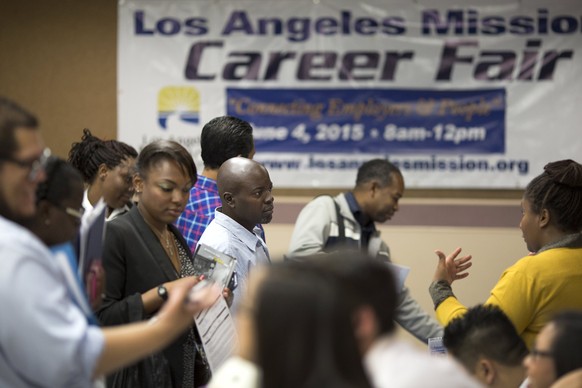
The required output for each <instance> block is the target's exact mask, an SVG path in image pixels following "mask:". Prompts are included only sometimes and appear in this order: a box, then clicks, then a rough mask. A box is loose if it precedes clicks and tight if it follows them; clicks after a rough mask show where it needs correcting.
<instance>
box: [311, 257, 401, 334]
mask: <svg viewBox="0 0 582 388" xmlns="http://www.w3.org/2000/svg"><path fill="white" fill-rule="evenodd" d="M301 259H302V260H305V261H306V262H307V263H310V265H313V266H316V267H319V268H320V270H321V271H323V272H329V273H330V274H332V275H333V276H336V277H338V278H339V279H340V280H341V282H343V283H344V284H345V285H346V286H345V287H347V288H348V289H349V290H350V292H351V293H352V294H353V295H355V296H356V297H357V298H358V301H359V303H360V304H365V305H369V306H370V307H372V309H373V310H374V314H375V315H376V319H377V320H378V326H379V330H380V333H382V334H388V333H392V332H393V331H394V329H395V324H394V318H395V317H396V306H397V295H398V293H399V292H400V290H397V289H396V282H395V279H394V275H393V274H392V272H391V271H390V269H389V268H388V266H387V265H386V263H384V262H382V261H380V260H378V259H375V258H372V257H370V256H369V255H367V254H365V253H362V252H361V251H359V250H355V249H353V248H348V247H344V248H343V249H342V250H341V251H334V252H332V253H320V254H316V255H313V256H306V257H302V258H301Z"/></svg>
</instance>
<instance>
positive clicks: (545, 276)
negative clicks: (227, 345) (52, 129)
mask: <svg viewBox="0 0 582 388" xmlns="http://www.w3.org/2000/svg"><path fill="white" fill-rule="evenodd" d="M38 127H39V123H38V121H37V119H36V118H35V117H34V115H32V114H31V113H30V112H28V111H27V110H26V109H25V108H23V107H21V106H19V105H18V104H16V103H15V102H13V101H11V100H9V99H6V98H0V303H2V305H3V306H5V314H3V315H2V316H1V317H0V386H2V387H104V386H107V387H116V388H121V387H145V388H147V387H152V388H153V387H170V388H174V387H180V388H194V387H203V386H208V387H210V388H231V387H232V388H237V387H239V388H243V387H256V388H259V387H264V388H275V387H277V388H286V387H289V388H292V387H293V388H294V387H307V388H311V387H314V388H315V387H338V388H342V387H346V388H347V387H362V388H364V387H404V388H406V387H459V388H460V387H463V388H471V387H482V386H491V387H533V388H549V387H554V388H560V387H582V351H580V349H582V298H580V297H579V295H581V294H582V234H581V233H582V165H580V164H579V163H577V162H575V161H573V160H561V161H556V162H552V163H549V164H547V165H546V166H545V168H544V171H543V172H541V174H539V175H538V176H536V177H535V178H534V179H533V180H532V181H531V182H530V183H529V184H528V185H527V187H526V189H525V192H524V195H523V199H522V205H521V206H522V213H523V216H522V220H521V222H520V228H521V230H522V232H523V235H524V239H525V242H526V245H527V249H528V250H529V251H530V254H529V255H527V256H525V257H523V258H521V259H520V260H518V261H517V262H516V263H515V264H514V265H513V266H511V267H510V268H508V269H507V270H506V271H504V273H503V274H502V275H501V277H500V279H499V281H498V283H497V284H496V285H495V286H494V288H493V290H492V291H491V295H490V297H489V298H488V299H487V300H484V303H483V304H482V305H477V306H472V307H465V306H464V305H463V304H462V303H461V302H460V301H459V299H458V298H457V297H456V296H455V295H454V294H453V291H452V283H453V282H454V281H459V280H462V279H464V278H466V277H467V275H468V270H469V268H470V267H471V264H472V261H471V260H472V257H471V255H461V249H457V250H455V251H454V252H452V253H450V254H448V255H447V254H445V253H444V252H441V251H436V253H437V256H438V262H437V266H436V270H435V275H434V278H433V281H432V283H431V284H430V288H429V290H430V294H431V297H432V299H433V302H434V306H435V311H434V313H433V312H427V311H424V310H423V309H422V308H421V307H420V306H419V304H418V303H417V302H416V301H415V299H414V298H413V297H412V296H411V295H410V292H409V290H408V289H407V287H406V286H402V285H398V284H399V282H398V281H397V279H396V278H395V276H394V272H393V271H392V270H391V267H390V265H389V263H390V262H391V261H392V258H391V255H390V250H389V247H388V246H387V244H386V243H385V242H384V241H383V239H382V237H381V236H380V231H379V230H378V228H377V227H376V223H384V222H386V221H388V220H389V219H391V218H392V217H393V216H394V215H395V213H396V212H397V211H398V209H399V205H398V204H399V200H400V199H401V198H402V197H403V195H404V190H405V182H404V176H403V174H402V173H401V171H400V170H399V169H398V168H397V167H396V166H395V165H393V164H392V163H391V162H389V161H388V160H385V159H373V160H370V161H368V162H366V163H364V164H362V165H361V167H360V168H359V169H358V173H357V177H356V181H355V186H354V187H353V189H352V190H349V191H346V192H344V193H341V194H339V195H337V196H335V197H332V196H328V195H321V196H318V197H316V198H314V199H313V200H312V201H310V202H309V203H308V204H307V205H306V206H305V207H304V208H303V209H302V210H301V212H300V213H299V215H298V218H297V221H296V223H295V226H294V230H293V233H292V236H291V240H290V243H289V250H288V252H287V254H286V255H285V257H284V258H280V259H279V258H271V255H270V253H269V249H268V245H267V240H266V237H265V231H264V229H263V227H262V225H264V224H267V223H269V222H270V221H271V219H272V216H273V211H274V206H275V205H274V202H275V201H274V197H273V194H272V189H273V183H272V182H271V179H270V176H269V172H268V171H267V169H266V168H265V167H264V166H262V165H261V164H260V163H257V162H256V161H254V160H252V158H253V155H254V153H255V149H254V142H253V137H252V127H251V126H250V125H249V124H248V123H247V122H245V121H243V120H240V119H238V118H235V117H230V116H223V117H217V118H215V119H213V120H211V121H209V122H208V123H207V124H206V125H205V126H204V128H203V130H202V136H201V144H200V145H201V155H202V159H203V162H204V169H203V171H202V173H198V171H197V169H196V165H195V164H194V161H193V159H192V156H191V155H190V153H189V152H188V150H187V149H185V148H184V147H183V146H182V145H180V144H179V143H177V142H174V141H169V140H158V141H154V142H152V143H150V144H148V145H146V146H145V147H144V148H143V149H142V150H140V151H139V153H138V152H137V151H136V150H135V149H134V148H133V147H131V146H129V145H127V144H125V143H123V142H120V141H117V140H103V139H100V138H99V137H97V136H94V135H93V134H92V133H91V131H90V130H88V129H85V130H84V131H83V134H82V137H81V140H80V141H79V142H75V143H73V144H72V145H71V148H70V152H69V154H68V161H65V160H63V159H60V158H58V157H55V156H51V154H50V150H48V149H47V148H46V147H45V145H44V142H43V139H42V135H41V132H40V130H39V129H38ZM100 201H103V203H104V205H105V209H106V210H105V214H104V217H105V218H106V223H107V226H106V229H105V230H106V232H105V236H104V240H103V257H102V258H101V261H100V263H101V267H99V268H95V269H94V270H93V271H91V276H93V277H94V279H91V280H96V282H93V281H91V284H98V285H99V290H98V292H97V293H96V292H95V290H93V291H92V292H89V291H88V288H89V286H88V284H89V279H87V278H83V277H82V276H80V273H81V272H80V271H79V270H78V265H79V263H78V262H77V255H76V252H77V251H78V249H77V248H78V244H79V232H80V229H81V227H82V226H83V225H84V223H87V222H89V221H88V220H89V219H88V215H89V214H90V213H91V211H92V209H93V208H95V207H96V206H97V205H98V203H99V202H100ZM200 245H205V246H208V247H210V248H212V249H214V250H216V251H218V252H220V253H221V254H224V255H228V256H231V257H233V258H235V259H236V264H235V268H234V272H233V275H232V278H231V279H230V281H229V282H228V283H227V286H226V287H222V286H220V287H219V286H217V285H211V286H210V287H204V288H199V289H198V288H197V287H195V285H196V284H198V283H200V282H201V281H203V278H204V276H200V274H199V273H198V272H197V271H196V268H195V261H194V256H195V254H196V251H197V247H199V246H200ZM427 283H428V281H427ZM193 290H196V291H193ZM96 295H97V296H96ZM220 299H224V302H225V306H226V307H225V310H228V312H229V313H228V315H232V317H234V322H235V325H236V332H237V337H238V341H237V342H238V346H237V347H236V349H235V351H234V353H233V354H232V355H231V356H230V357H229V358H228V359H227V360H226V361H225V362H224V363H222V365H220V366H219V367H218V368H215V369H212V368H211V365H210V362H209V359H208V355H207V354H206V353H205V347H204V345H205V344H204V343H203V340H202V338H203V336H202V335H201V333H202V331H200V332H199V328H198V327H197V325H196V323H195V321H194V319H193V317H194V316H195V315H196V314H199V313H200V312H202V311H204V310H205V309H207V308H209V307H210V306H212V305H214V304H215V303H216V301H217V300H218V301H219V302H220ZM434 315H436V318H437V319H434V318H433V316H434ZM397 325H399V326H401V327H402V328H404V329H405V330H407V331H409V332H410V333H411V334H412V335H413V336H414V337H416V338H417V339H418V340H420V341H421V342H422V343H424V344H425V346H426V344H427V343H428V341H429V340H430V339H434V338H439V337H442V340H443V344H444V346H445V348H446V350H447V354H446V355H445V356H434V355H430V354H429V352H428V350H426V351H422V350H420V349H419V347H418V346H415V345H414V344H411V343H409V342H408V341H405V340H403V339H401V338H399V337H398V336H397V335H396V327H397Z"/></svg>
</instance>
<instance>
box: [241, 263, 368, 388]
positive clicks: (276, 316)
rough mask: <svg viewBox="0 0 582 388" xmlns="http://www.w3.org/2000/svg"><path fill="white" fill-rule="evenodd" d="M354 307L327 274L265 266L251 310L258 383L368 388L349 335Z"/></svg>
mask: <svg viewBox="0 0 582 388" xmlns="http://www.w3.org/2000/svg"><path fill="white" fill-rule="evenodd" d="M241 307H242V306H241ZM356 307H357V303H356V301H355V300H354V298H353V297H352V295H350V293H349V292H346V290H345V289H344V288H343V287H342V284H341V283H340V282H338V281H337V279H336V278H334V277H332V276H325V275H324V274H323V273H322V272H320V271H311V270H310V268H309V266H305V265H304V264H303V263H294V262H284V263H275V264H274V265H273V266H271V267H269V268H268V270H267V274H266V276H265V277H264V278H263V279H262V280H261V282H260V283H259V286H258V289H257V294H256V296H255V308H254V310H253V311H254V316H255V319H254V322H255V332H256V333H257V341H256V345H257V348H256V350H257V364H258V366H259V368H260V369H261V370H262V373H263V375H262V387H264V388H295V387H304V388H316V387H317V388H319V387H338V388H344V387H345V388H347V387H369V386H370V384H369V382H368V380H367V377H366V373H365V371H364V367H363V364H362V361H361V353H360V351H359V348H358V343H357V341H356V338H355V333H354V330H355V328H354V324H353V320H354V314H355V309H356Z"/></svg>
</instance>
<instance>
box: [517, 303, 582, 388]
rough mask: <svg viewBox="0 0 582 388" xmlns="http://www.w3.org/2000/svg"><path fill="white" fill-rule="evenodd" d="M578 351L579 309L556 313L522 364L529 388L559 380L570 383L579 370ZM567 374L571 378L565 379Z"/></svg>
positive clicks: (581, 333) (581, 337) (581, 342)
mask: <svg viewBox="0 0 582 388" xmlns="http://www.w3.org/2000/svg"><path fill="white" fill-rule="evenodd" d="M581 350H582V310H577V311H562V312H560V313H558V314H556V315H555V316H554V317H553V318H552V319H551V320H550V322H548V324H547V325H546V326H545V327H544V328H543V329H542V331H541V332H540V334H539V335H538V337H537V338H536V340H535V345H534V346H533V348H532V349H531V352H530V354H529V356H527V357H526V359H525V361H524V365H525V367H526V368H527V377H528V380H529V387H531V388H548V387H553V386H554V385H552V384H554V383H555V384H556V385H558V383H559V382H560V381H559V380H560V379H564V380H566V379H569V380H570V382H571V383H573V384H574V383H575V382H576V377H577V375H579V374H578V373H577V370H579V369H581V368H582V351H581ZM568 373H572V375H571V376H567V374H568ZM579 382H580V380H578V383H579ZM562 384H563V382H562Z"/></svg>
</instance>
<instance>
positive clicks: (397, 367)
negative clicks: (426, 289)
mask: <svg viewBox="0 0 582 388" xmlns="http://www.w3.org/2000/svg"><path fill="white" fill-rule="evenodd" d="M308 261H309V262H311V265H314V266H318V267H319V268H320V270H321V271H322V272H325V273H331V274H333V275H334V276H335V277H337V278H339V279H340V280H341V282H342V284H343V286H344V287H345V288H346V289H348V290H350V291H349V292H350V293H351V294H352V296H354V297H356V298H357V299H358V300H359V305H360V308H359V310H358V314H357V315H356V318H355V320H354V321H355V322H356V324H355V326H356V327H355V331H356V337H357V339H358V343H359V348H360V351H361V353H362V354H363V357H364V365H365V367H366V371H367V372H368V375H369V376H370V379H371V381H372V385H373V386H374V387H379V388H384V387H386V388H388V387H434V388H439V387H442V388H451V387H457V388H469V387H480V386H481V384H480V383H479V382H478V381H476V380H474V379H473V378H472V377H471V376H469V375H468V374H467V373H466V372H465V370H464V369H463V368H462V367H461V366H460V365H459V364H457V363H456V362H455V361H454V360H453V359H451V358H447V357H439V356H430V355H429V353H428V351H426V352H423V351H419V350H418V348H416V347H415V346H413V345H411V344H409V343H408V342H406V341H403V340H401V339H399V338H398V337H397V336H396V324H395V320H394V318H395V316H396V314H398V303H399V296H398V292H397V291H400V290H397V287H396V281H395V279H394V276H393V274H392V272H391V270H390V269H389V267H388V266H387V265H386V263H383V262H381V261H379V260H377V259H376V258H372V257H370V256H368V255H366V254H364V253H362V252H356V251H350V250H344V251H339V252H336V253H332V254H323V255H318V257H317V258H312V260H308Z"/></svg>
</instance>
